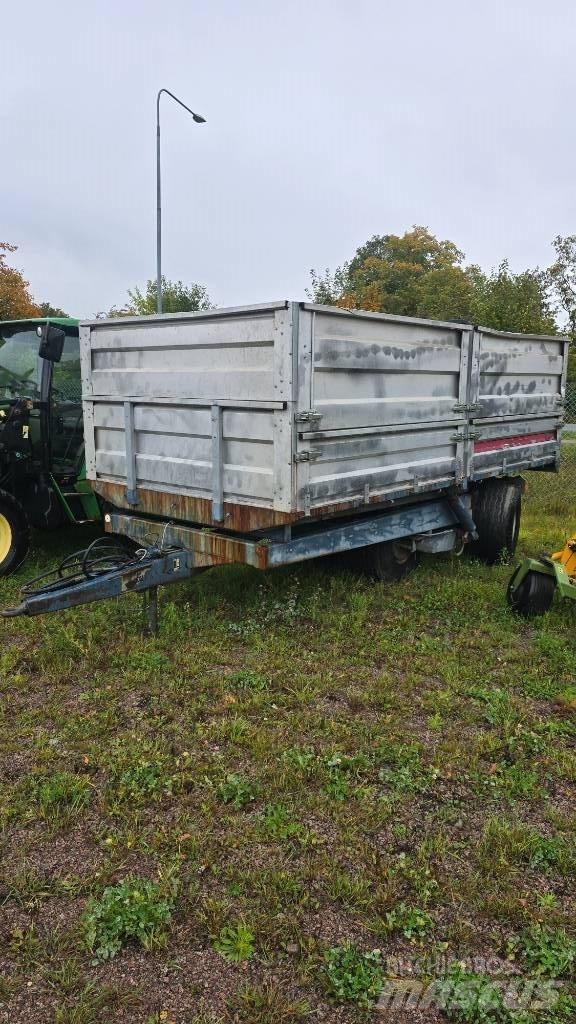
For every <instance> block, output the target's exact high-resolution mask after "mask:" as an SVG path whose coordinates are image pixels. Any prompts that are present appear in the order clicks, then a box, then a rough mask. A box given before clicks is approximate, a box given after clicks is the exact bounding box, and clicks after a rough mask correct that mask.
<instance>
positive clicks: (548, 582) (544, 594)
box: [506, 565, 556, 618]
mask: <svg viewBox="0 0 576 1024" xmlns="http://www.w3.org/2000/svg"><path fill="white" fill-rule="evenodd" d="M521 569H522V566H521V565H519V566H518V568H517V569H516V571H515V572H513V573H512V576H511V577H510V582H509V583H508V592H507V594H506V597H507V600H508V604H509V605H510V607H511V608H512V609H513V611H515V612H518V613H519V614H520V615H524V616H525V617H526V618H532V616H534V615H544V614H545V613H546V612H547V611H548V610H549V608H550V605H551V604H552V600H553V598H554V591H555V589H556V579H555V577H554V576H549V575H548V574H547V573H543V572H534V571H533V570H530V572H527V573H526V575H525V577H524V579H523V580H522V582H521V583H520V584H519V585H518V586H516V585H515V580H516V579H517V577H518V576H519V574H520V571H521Z"/></svg>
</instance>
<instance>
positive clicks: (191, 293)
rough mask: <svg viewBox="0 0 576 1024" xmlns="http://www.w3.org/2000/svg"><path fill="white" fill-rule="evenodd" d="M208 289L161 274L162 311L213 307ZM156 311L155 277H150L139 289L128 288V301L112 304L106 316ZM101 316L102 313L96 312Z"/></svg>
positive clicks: (147, 314) (139, 314)
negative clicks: (123, 304) (122, 304)
mask: <svg viewBox="0 0 576 1024" xmlns="http://www.w3.org/2000/svg"><path fill="white" fill-rule="evenodd" d="M213 308H214V306H213V303H212V302H211V300H210V296H209V295H208V291H207V290H206V288H205V287H204V285H203V284H194V283H193V284H189V285H185V284H183V282H182V281H169V280H168V279H167V278H166V277H164V276H162V312H163V313H195V312H197V311H199V310H202V309H213ZM155 312H156V279H155V278H150V279H149V280H148V281H147V282H146V287H145V288H144V290H141V289H140V288H139V287H138V285H136V287H135V288H129V289H128V302H127V303H126V305H125V306H122V307H121V308H118V307H116V306H113V307H112V309H110V310H109V311H108V313H107V314H105V315H107V316H110V317H115V316H150V315H153V314H154V313H155ZM98 315H99V316H102V315H104V314H98Z"/></svg>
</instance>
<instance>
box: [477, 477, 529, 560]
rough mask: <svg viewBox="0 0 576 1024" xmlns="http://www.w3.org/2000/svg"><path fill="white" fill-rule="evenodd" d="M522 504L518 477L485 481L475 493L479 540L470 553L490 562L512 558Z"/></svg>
mask: <svg viewBox="0 0 576 1024" xmlns="http://www.w3.org/2000/svg"><path fill="white" fill-rule="evenodd" d="M521 505H522V490H521V481H520V479H519V478H518V479H516V480H510V479H508V480H487V481H485V482H484V483H482V484H481V485H480V487H479V488H478V490H477V491H474V493H473V495H472V516H473V519H474V522H475V524H476V529H477V531H478V540H475V541H473V542H472V544H470V545H469V547H468V550H469V552H470V554H471V555H473V556H474V557H475V558H479V559H480V560H481V561H482V562H486V563H487V564H488V565H494V563H495V562H498V561H500V559H501V558H504V559H506V560H507V559H509V558H511V556H512V555H513V554H514V552H515V550H516V544H517V543H518V532H519V530H520V512H521Z"/></svg>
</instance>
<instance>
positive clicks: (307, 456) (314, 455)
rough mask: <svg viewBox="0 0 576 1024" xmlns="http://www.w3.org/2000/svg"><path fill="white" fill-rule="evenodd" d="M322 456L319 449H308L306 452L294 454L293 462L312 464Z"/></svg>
mask: <svg viewBox="0 0 576 1024" xmlns="http://www.w3.org/2000/svg"><path fill="white" fill-rule="evenodd" d="M321 455H322V449H321V448H310V449H309V450H308V451H307V452H296V455H295V456H294V462H313V461H314V459H318V458H320V456H321Z"/></svg>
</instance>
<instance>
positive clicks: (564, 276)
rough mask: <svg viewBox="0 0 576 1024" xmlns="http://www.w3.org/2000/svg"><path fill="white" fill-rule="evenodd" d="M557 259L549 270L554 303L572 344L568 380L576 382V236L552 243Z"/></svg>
mask: <svg viewBox="0 0 576 1024" xmlns="http://www.w3.org/2000/svg"><path fill="white" fill-rule="evenodd" d="M552 245H553V247H554V252H555V253H556V259H555V260H554V262H553V264H552V266H551V267H549V268H548V282H549V286H550V293H551V297H552V301H553V302H554V304H555V308H556V310H557V312H558V315H559V317H560V318H561V319H560V329H561V331H562V332H563V333H564V334H568V335H569V336H570V340H571V342H572V344H571V346H570V354H569V356H568V380H570V381H574V380H576V349H575V345H574V342H575V340H576V235H566V236H565V237H563V236H562V235H556V238H555V239H554V241H553V242H552Z"/></svg>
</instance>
